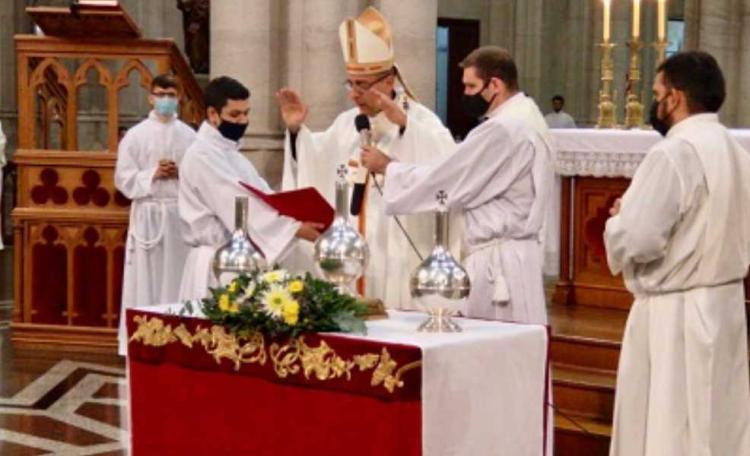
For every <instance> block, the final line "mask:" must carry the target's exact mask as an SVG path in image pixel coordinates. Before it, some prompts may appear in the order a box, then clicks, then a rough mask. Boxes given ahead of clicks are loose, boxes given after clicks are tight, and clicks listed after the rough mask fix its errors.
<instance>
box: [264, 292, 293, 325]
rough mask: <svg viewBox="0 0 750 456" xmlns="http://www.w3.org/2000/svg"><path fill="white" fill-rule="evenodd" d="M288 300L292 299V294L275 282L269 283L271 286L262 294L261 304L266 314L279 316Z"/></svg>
mask: <svg viewBox="0 0 750 456" xmlns="http://www.w3.org/2000/svg"><path fill="white" fill-rule="evenodd" d="M290 301H293V299H292V296H291V295H290V294H289V292H288V291H286V289H285V288H284V287H283V286H281V285H277V284H273V285H271V287H270V288H269V289H268V291H266V292H265V293H264V294H263V299H262V300H261V304H262V306H263V309H264V310H265V311H266V313H267V314H269V315H271V316H273V317H276V318H281V317H282V315H283V313H284V308H285V307H286V306H287V305H288V303H289V302H290Z"/></svg>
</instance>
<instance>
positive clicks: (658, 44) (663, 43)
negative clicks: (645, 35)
mask: <svg viewBox="0 0 750 456" xmlns="http://www.w3.org/2000/svg"><path fill="white" fill-rule="evenodd" d="M652 46H653V47H654V48H655V49H656V55H657V59H658V60H657V64H659V65H661V64H662V63H663V62H664V59H665V58H666V56H667V46H669V41H667V40H666V39H664V38H662V39H660V40H656V41H655V42H654V43H653V44H652Z"/></svg>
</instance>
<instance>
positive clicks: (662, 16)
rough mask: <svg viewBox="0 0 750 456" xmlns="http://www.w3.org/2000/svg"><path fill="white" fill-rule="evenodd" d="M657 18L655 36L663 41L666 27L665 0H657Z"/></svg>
mask: <svg viewBox="0 0 750 456" xmlns="http://www.w3.org/2000/svg"><path fill="white" fill-rule="evenodd" d="M657 18H658V19H657V20H658V21H659V28H658V32H657V36H658V37H659V41H664V37H665V36H666V28H667V0H659V10H658V14H657Z"/></svg>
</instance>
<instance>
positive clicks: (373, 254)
mask: <svg viewBox="0 0 750 456" xmlns="http://www.w3.org/2000/svg"><path fill="white" fill-rule="evenodd" d="M397 101H398V102H399V104H400V105H401V106H404V105H406V106H407V107H406V109H405V111H406V114H407V119H408V120H407V125H406V129H405V130H404V132H403V135H402V134H401V132H400V131H399V128H398V126H396V125H394V124H392V123H390V122H389V121H388V120H387V119H386V118H385V115H384V114H382V113H381V114H379V115H378V116H376V117H374V118H371V119H370V123H371V129H372V134H373V140H374V145H375V146H376V147H378V148H379V149H381V150H382V151H383V152H385V153H387V154H389V155H390V156H391V157H392V158H393V159H394V160H398V161H400V162H405V163H423V164H424V163H430V162H433V161H435V160H440V159H441V158H443V157H445V156H447V155H449V154H450V153H452V152H453V151H454V150H455V147H456V146H455V143H454V141H453V138H452V137H451V134H450V132H449V131H448V130H447V129H446V128H445V127H444V126H443V125H442V123H440V119H438V117H437V116H436V115H435V114H434V113H432V112H431V111H430V110H429V109H427V108H425V107H424V106H422V105H421V104H419V103H417V102H415V101H413V100H411V99H407V98H406V97H405V96H404V95H403V94H400V95H398V96H397ZM359 114H360V113H359V110H358V109H357V108H354V109H350V110H348V111H345V112H343V113H341V114H340V115H339V116H338V117H337V118H336V119H335V120H334V122H333V124H332V125H331V126H330V127H329V128H328V129H327V130H326V131H324V132H320V133H313V132H311V131H310V130H309V129H308V128H307V127H304V126H303V127H302V128H301V129H300V131H299V132H298V133H297V135H296V144H295V151H296V159H295V158H294V157H293V156H292V147H291V143H290V135H289V132H287V137H286V141H285V145H284V176H283V184H282V186H283V189H284V190H292V189H296V188H303V187H309V186H312V187H315V188H317V189H318V191H320V193H321V194H322V195H324V196H325V197H326V199H327V200H328V201H329V202H330V203H331V204H333V201H334V199H333V197H334V183H335V181H336V169H337V167H338V166H339V165H341V164H348V163H349V162H350V160H352V159H354V160H359V157H360V153H361V150H362V149H361V145H360V136H359V133H358V132H357V130H356V128H355V124H354V119H355V117H356V116H357V115H359ZM382 185H383V181H382V178H378V179H377V180H375V179H372V177H370V180H369V185H368V188H367V193H366V196H365V200H364V202H363V208H364V209H363V213H364V220H365V223H364V224H363V225H364V226H363V227H362V228H364V229H363V231H364V235H365V238H366V240H367V243H368V245H369V247H370V262H369V265H368V268H367V270H366V272H365V284H366V288H365V293H364V294H365V296H367V297H371V298H379V299H382V300H383V301H384V303H385V304H386V306H388V307H392V308H402V309H403V308H413V306H412V304H411V297H410V295H409V288H408V281H409V276H410V274H411V273H412V271H413V270H414V269H415V268H416V267H417V265H418V264H419V262H420V260H419V257H418V256H417V254H416V253H415V252H414V249H413V248H412V246H411V245H410V243H409V241H408V240H407V238H406V236H405V235H404V234H403V232H402V231H401V229H400V228H399V226H398V224H397V223H396V221H395V219H394V218H393V217H388V216H386V215H385V213H384V212H383V199H382V196H381V195H380V193H379V189H378V187H377V186H380V187H381V189H382ZM400 221H401V223H402V225H403V227H404V228H405V230H406V231H407V233H408V234H409V236H410V237H411V238H412V240H413V241H414V243H415V246H416V248H417V250H418V251H419V252H420V254H421V255H422V256H426V255H428V254H429V252H430V250H431V247H432V244H433V217H432V215H430V214H420V215H409V216H404V217H401V218H400ZM351 223H352V225H353V226H354V227H355V228H357V227H359V226H360V220H359V217H351ZM458 234H459V233H458V232H456V233H455V235H456V236H455V239H458ZM301 247H303V246H301ZM456 248H458V246H457V245H456ZM306 255H308V256H309V255H312V251H311V250H310V249H307V251H306Z"/></svg>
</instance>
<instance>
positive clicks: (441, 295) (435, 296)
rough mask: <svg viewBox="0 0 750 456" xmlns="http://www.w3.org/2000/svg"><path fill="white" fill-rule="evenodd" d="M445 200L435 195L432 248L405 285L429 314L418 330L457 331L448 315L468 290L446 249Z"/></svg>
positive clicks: (466, 280) (461, 271) (464, 276)
mask: <svg viewBox="0 0 750 456" xmlns="http://www.w3.org/2000/svg"><path fill="white" fill-rule="evenodd" d="M447 198H448V195H446V193H445V192H444V191H442V190H441V191H440V192H438V194H437V199H438V202H439V203H440V207H439V209H438V210H437V212H436V213H435V247H434V248H433V249H432V253H430V256H428V257H427V258H425V260H424V261H423V262H422V263H421V264H420V265H419V266H418V267H417V269H416V270H415V271H414V272H413V273H412V275H411V280H410V282H409V288H410V290H411V296H412V299H414V300H415V301H416V303H418V304H419V305H421V306H423V307H424V308H425V309H426V310H427V312H428V314H429V318H428V319H427V320H426V321H425V322H423V323H422V324H421V325H420V326H419V327H418V328H417V330H418V331H425V332H460V331H461V327H460V326H459V325H458V324H457V323H456V322H455V321H453V319H452V318H451V316H452V315H453V314H454V313H455V312H456V311H458V310H459V309H460V308H461V305H462V304H463V302H464V301H465V300H466V298H467V297H468V296H469V292H470V291H471V281H470V280H469V275H468V274H467V273H466V270H465V269H464V268H463V266H461V264H460V263H459V262H458V261H456V259H455V258H454V257H453V255H451V252H450V250H449V249H448V222H449V217H448V208H447V205H446V200H447Z"/></svg>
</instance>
